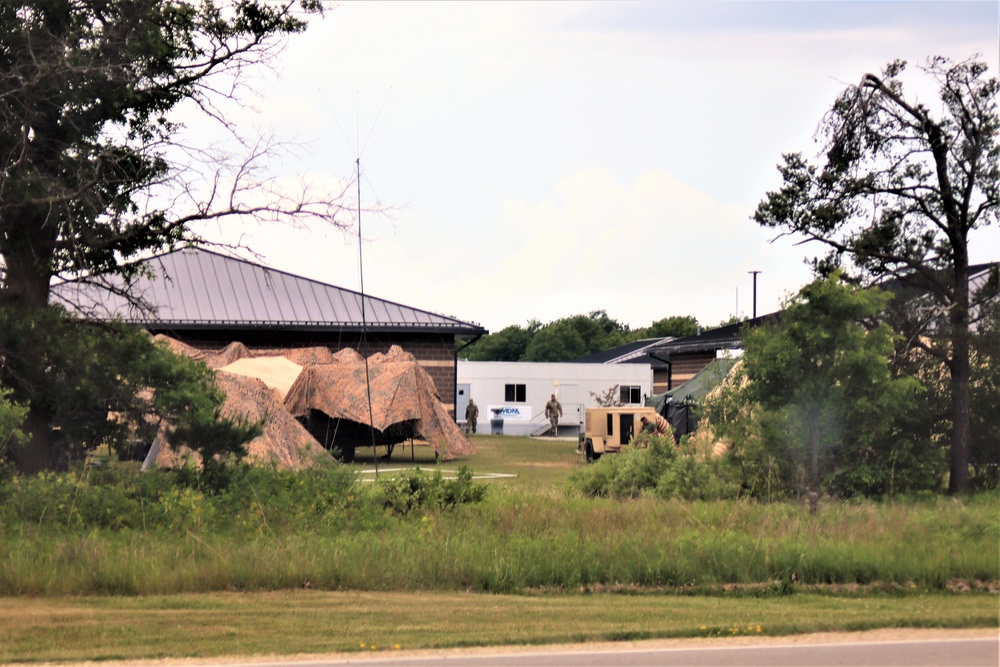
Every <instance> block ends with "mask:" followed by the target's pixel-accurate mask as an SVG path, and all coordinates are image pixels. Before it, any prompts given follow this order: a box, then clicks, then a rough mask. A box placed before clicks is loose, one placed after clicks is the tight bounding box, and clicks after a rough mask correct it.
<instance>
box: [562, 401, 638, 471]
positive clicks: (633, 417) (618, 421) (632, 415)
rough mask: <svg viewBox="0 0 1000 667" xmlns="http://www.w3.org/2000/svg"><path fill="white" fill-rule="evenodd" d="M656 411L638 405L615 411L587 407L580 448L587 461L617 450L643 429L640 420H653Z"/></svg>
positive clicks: (618, 408) (615, 409) (613, 409)
mask: <svg viewBox="0 0 1000 667" xmlns="http://www.w3.org/2000/svg"><path fill="white" fill-rule="evenodd" d="M654 415H656V410H654V409H653V408H644V407H639V406H635V405H633V406H623V407H617V408H587V409H586V410H585V411H584V416H583V432H582V433H581V434H580V445H581V448H582V450H583V453H584V454H586V455H587V460H588V461H594V460H596V459H598V458H600V456H601V454H608V453H613V452H617V451H620V450H621V448H622V447H623V446H624V445H627V444H629V443H630V442H631V441H632V438H633V436H635V435H637V434H638V433H639V432H640V431H641V430H642V422H641V421H640V419H642V417H646V419H648V420H649V421H653V417H654Z"/></svg>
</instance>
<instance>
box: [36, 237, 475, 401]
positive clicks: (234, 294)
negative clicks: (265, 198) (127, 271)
mask: <svg viewBox="0 0 1000 667" xmlns="http://www.w3.org/2000/svg"><path fill="white" fill-rule="evenodd" d="M141 264H142V265H143V267H142V268H143V271H142V272H141V273H140V275H139V277H138V278H137V280H136V281H135V282H134V283H133V284H132V285H130V286H129V288H128V289H127V290H125V289H122V288H121V287H120V285H121V283H118V284H117V285H116V284H115V283H111V284H107V283H106V284H103V285H97V284H94V283H91V282H87V281H80V282H67V283H63V284H60V285H57V286H55V287H54V288H53V295H54V297H55V298H56V299H58V300H59V301H61V302H63V303H64V304H66V305H67V307H69V308H70V310H72V311H74V312H76V313H77V314H79V315H81V316H85V317H90V318H96V319H111V318H115V317H117V318H120V319H121V320H123V321H125V322H128V323H131V324H135V325H137V326H140V327H143V328H145V329H146V330H148V331H149V332H151V333H154V334H157V333H162V334H165V335H168V336H171V337H173V338H176V339H178V340H180V341H182V342H184V343H187V344H188V345H192V346H194V347H197V348H201V349H208V350H211V349H220V348H222V347H225V346H226V345H228V344H229V343H232V342H234V341H238V342H241V343H243V344H244V345H246V346H247V347H248V348H250V349H272V348H282V347H312V346H317V345H320V346H325V347H329V348H330V349H331V350H333V351H334V352H336V351H338V350H340V349H344V348H352V349H355V350H357V351H358V352H359V353H360V354H362V355H363V356H370V355H371V354H374V353H376V352H382V353H386V352H388V351H389V348H390V347H391V346H392V345H398V346H400V347H401V348H403V349H404V350H405V351H407V352H409V353H411V354H412V355H413V356H414V357H416V359H417V361H418V362H419V363H420V365H421V366H422V367H424V368H425V369H426V370H427V372H428V373H429V374H430V376H431V377H432V378H433V379H434V382H435V385H436V386H437V390H438V393H439V394H440V398H441V400H442V402H443V403H444V404H445V405H447V406H451V407H452V409H453V408H454V404H455V376H456V370H455V369H456V363H457V356H456V348H457V347H458V344H459V343H461V342H462V341H465V342H466V344H470V343H471V342H473V341H475V340H476V339H478V338H479V337H480V336H483V335H485V334H486V333H488V332H487V330H486V329H484V328H483V327H481V326H480V325H478V324H474V323H470V322H463V321H461V320H458V319H456V318H453V317H448V316H445V315H439V314H437V313H432V312H429V311H426V310H420V309H418V308H413V307H411V306H405V305H403V304H399V303H395V302H393V301H388V300H386V299H379V298H376V297H373V296H370V295H367V294H366V295H364V297H362V295H361V294H360V293H359V292H355V291H352V290H348V289H344V288H342V287H337V286H335V285H329V284H326V283H322V282H319V281H317V280H311V279H309V278H304V277H302V276H296V275H293V274H291V273H286V272H284V271H278V270H276V269H271V268H269V267H266V266H262V265H260V264H256V263H254V262H250V261H247V260H244V259H239V258H235V257H230V256H227V255H223V254H220V253H217V252H213V251H210V250H206V249H204V248H184V249H180V250H176V251H173V252H169V253H165V254H162V255H157V256H155V257H152V258H149V259H146V260H142V262H141ZM126 293H127V296H126ZM459 349H460V348H459Z"/></svg>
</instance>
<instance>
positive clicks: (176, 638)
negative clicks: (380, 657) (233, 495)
mask: <svg viewBox="0 0 1000 667" xmlns="http://www.w3.org/2000/svg"><path fill="white" fill-rule="evenodd" d="M996 617H997V600H996V597H995V596H991V595H983V594H976V595H949V594H930V595H925V594H914V595H906V596H885V595H878V596H869V597H837V596H829V595H817V594H809V593H805V594H797V595H794V596H791V597H784V598H765V599H760V598H750V597H714V596H713V597H688V596H662V595H616V594H612V595H580V594H576V595H546V596H515V595H482V594H467V593H423V594H413V593H360V592H321V591H280V592H271V593H253V594H241V593H228V594H227V593H210V594H201V595H172V596H145V597H129V598H120V597H81V598H61V599H34V598H7V599H0V662H3V663H9V662H39V661H82V660H138V659H154V658H183V657H200V658H207V657H213V656H220V655H247V656H249V655H292V654H320V653H340V652H354V653H358V652H363V653H373V652H392V651H399V650H412V649H427V648H449V647H466V646H485V645H494V646H500V645H540V644H551V643H575V642H588V641H624V640H639V639H656V638H671V637H677V638H682V637H713V638H716V637H737V636H739V637H743V636H748V635H750V636H777V635H787V634H797V633H804V632H818V631H829V632H833V631H856V630H867V629H872V628H882V627H901V628H960V627H995V626H996Z"/></svg>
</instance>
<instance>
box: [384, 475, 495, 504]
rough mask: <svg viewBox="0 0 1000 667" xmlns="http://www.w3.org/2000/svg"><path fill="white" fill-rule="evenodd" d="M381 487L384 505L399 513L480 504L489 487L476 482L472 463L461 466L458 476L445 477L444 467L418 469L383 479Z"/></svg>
mask: <svg viewBox="0 0 1000 667" xmlns="http://www.w3.org/2000/svg"><path fill="white" fill-rule="evenodd" d="M378 488H379V492H380V493H381V500H382V506H383V507H384V508H385V509H387V510H389V511H390V512H392V513H393V514H399V515H405V514H411V513H416V512H420V511H422V510H426V509H431V510H438V509H450V508H453V507H455V506H457V505H464V504H468V503H478V502H480V501H481V500H482V499H483V498H484V497H485V495H486V486H485V485H483V484H477V483H475V482H473V481H472V470H470V469H469V467H468V466H461V467H460V468H459V469H458V476H457V477H456V478H455V479H445V478H444V477H443V476H442V475H441V470H440V469H437V470H435V471H434V473H433V474H430V475H429V474H427V473H426V472H425V471H423V470H421V469H420V468H417V469H416V470H413V471H412V472H406V473H404V474H401V475H399V476H398V477H393V478H389V479H385V480H383V481H381V482H380V483H379V487H378Z"/></svg>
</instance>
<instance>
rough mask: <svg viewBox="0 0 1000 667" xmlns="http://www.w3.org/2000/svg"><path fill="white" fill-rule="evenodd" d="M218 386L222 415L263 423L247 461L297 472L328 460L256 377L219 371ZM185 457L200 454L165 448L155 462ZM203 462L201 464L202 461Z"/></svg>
mask: <svg viewBox="0 0 1000 667" xmlns="http://www.w3.org/2000/svg"><path fill="white" fill-rule="evenodd" d="M215 383H216V385H217V386H218V387H219V389H221V390H222V391H223V393H224V394H225V395H226V401H225V403H223V405H222V414H223V415H224V416H226V417H229V418H231V419H234V418H241V417H242V418H245V419H248V420H249V421H257V420H259V419H263V420H264V433H263V434H261V435H260V436H258V437H257V438H254V439H253V440H251V441H250V442H249V443H248V444H247V452H248V453H247V460H248V461H249V462H251V463H274V464H276V465H278V466H279V467H282V468H291V469H293V470H298V469H300V468H303V467H309V466H311V465H315V464H316V463H318V462H320V461H322V460H324V459H325V460H329V459H330V453H329V452H327V451H326V450H325V449H323V447H322V445H320V444H319V443H318V442H317V441H316V439H315V438H313V437H312V436H311V435H309V432H308V431H307V430H306V429H305V427H303V426H302V424H300V423H299V422H298V420H296V419H295V418H294V417H293V416H292V415H290V414H289V413H288V411H287V410H285V407H284V405H282V403H281V400H280V399H279V398H278V396H277V394H276V393H275V392H274V390H273V389H272V388H270V387H268V386H267V385H266V384H264V382H262V381H261V380H259V379H257V378H252V377H245V376H243V375H237V374H235V373H227V372H225V371H216V374H215ZM186 457H192V458H194V459H195V460H196V462H198V461H197V455H196V454H194V453H193V452H192V451H191V450H189V449H187V448H186V447H181V448H180V449H179V451H174V450H173V449H171V448H168V447H164V448H162V449H160V453H159V456H157V459H156V462H157V464H158V465H160V466H162V467H167V468H170V467H176V466H177V465H182V464H183V460H184V459H185V458H186ZM199 463H200V462H199Z"/></svg>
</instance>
